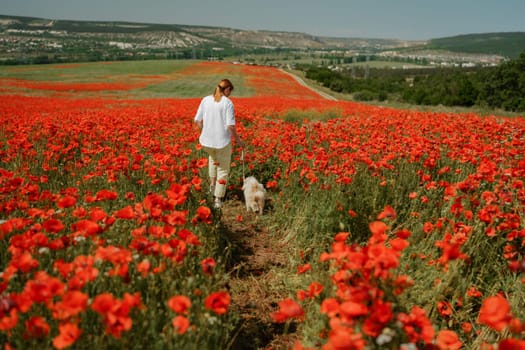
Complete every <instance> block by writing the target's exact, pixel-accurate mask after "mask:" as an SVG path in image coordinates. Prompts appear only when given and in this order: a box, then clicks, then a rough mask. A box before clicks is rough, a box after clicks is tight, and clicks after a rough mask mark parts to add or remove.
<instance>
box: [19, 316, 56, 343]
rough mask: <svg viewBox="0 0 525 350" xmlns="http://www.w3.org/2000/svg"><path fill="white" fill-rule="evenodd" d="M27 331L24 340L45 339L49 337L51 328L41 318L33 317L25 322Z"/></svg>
mask: <svg viewBox="0 0 525 350" xmlns="http://www.w3.org/2000/svg"><path fill="white" fill-rule="evenodd" d="M25 326H26V331H25V333H24V338H44V337H47V335H48V334H49V331H50V329H51V327H49V324H48V323H47V322H46V320H45V318H43V317H41V316H33V317H31V318H30V319H28V320H27V321H26V322H25Z"/></svg>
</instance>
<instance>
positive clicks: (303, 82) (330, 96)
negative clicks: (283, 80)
mask: <svg viewBox="0 0 525 350" xmlns="http://www.w3.org/2000/svg"><path fill="white" fill-rule="evenodd" d="M280 70H281V72H283V73H285V74H288V75H289V76H291V77H292V78H294V79H295V80H296V81H297V82H298V83H299V84H301V85H302V86H304V87H306V88H307V89H310V90H312V91H313V92H315V93H317V94H319V95H321V96H322V97H324V98H326V99H327V100H332V101H337V98H335V97H334V96H332V95H330V94H327V93H326V92H323V91H320V90H317V89H314V88H313V87H311V86H310V85H308V84H306V82H305V81H304V80H303V79H301V78H300V77H298V76H297V75H295V74H293V73H290V72H287V71H285V70H284V69H280Z"/></svg>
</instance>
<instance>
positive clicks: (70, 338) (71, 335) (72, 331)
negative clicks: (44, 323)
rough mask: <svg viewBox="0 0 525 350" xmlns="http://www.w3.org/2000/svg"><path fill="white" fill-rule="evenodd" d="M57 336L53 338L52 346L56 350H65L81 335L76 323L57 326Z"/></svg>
mask: <svg viewBox="0 0 525 350" xmlns="http://www.w3.org/2000/svg"><path fill="white" fill-rule="evenodd" d="M58 331H59V334H58V335H57V336H56V337H55V338H53V346H54V347H55V348H57V349H65V348H67V347H69V346H71V345H73V344H74V343H75V342H76V341H77V339H78V338H79V337H80V335H81V334H82V331H81V330H80V329H79V328H78V325H77V324H76V323H69V322H67V323H61V324H60V325H59V326H58Z"/></svg>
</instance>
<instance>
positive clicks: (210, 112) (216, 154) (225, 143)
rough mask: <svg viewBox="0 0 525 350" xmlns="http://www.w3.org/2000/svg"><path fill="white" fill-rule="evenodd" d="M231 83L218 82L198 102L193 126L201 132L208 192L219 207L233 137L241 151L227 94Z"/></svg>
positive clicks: (242, 144) (225, 180)
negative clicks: (213, 89)
mask: <svg viewBox="0 0 525 350" xmlns="http://www.w3.org/2000/svg"><path fill="white" fill-rule="evenodd" d="M232 91H233V84H232V83H231V81H229V80H228V79H223V80H221V81H220V82H219V84H218V85H217V87H216V88H215V91H214V92H213V95H209V96H206V97H204V98H203V99H202V100H201V103H200V105H199V108H198V109H197V113H196V114H195V119H194V120H195V123H197V125H198V126H199V128H200V129H201V134H200V137H199V143H200V144H201V146H202V149H203V150H205V151H206V152H207V153H208V155H209V158H208V171H209V176H210V192H212V193H213V194H214V196H215V201H214V207H215V208H221V207H222V201H223V198H224V194H225V193H226V184H227V182H228V176H229V174H230V162H231V155H232V144H231V140H232V138H234V139H235V141H236V142H237V143H238V144H239V145H240V146H241V147H242V148H244V143H243V142H242V141H241V139H240V138H239V135H238V134H237V131H236V130H235V112H234V108H233V102H232V101H231V100H230V98H229V97H230V94H231V92H232Z"/></svg>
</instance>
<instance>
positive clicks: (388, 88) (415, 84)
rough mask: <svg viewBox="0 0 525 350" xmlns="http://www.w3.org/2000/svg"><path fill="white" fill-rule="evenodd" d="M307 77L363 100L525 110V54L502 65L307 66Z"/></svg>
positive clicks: (304, 69) (304, 68)
mask: <svg viewBox="0 0 525 350" xmlns="http://www.w3.org/2000/svg"><path fill="white" fill-rule="evenodd" d="M297 68H298V69H300V70H303V71H304V72H305V76H306V78H308V79H312V80H315V81H318V82H319V83H321V84H322V85H323V86H325V87H327V88H329V89H331V90H332V91H335V92H340V93H347V94H352V96H353V98H354V99H355V100H358V101H374V100H375V101H385V100H390V101H399V102H405V103H411V104H417V105H444V106H462V107H472V106H480V107H484V108H486V107H488V108H493V109H503V110H506V111H511V112H523V111H525V51H523V52H522V53H521V55H520V56H519V57H518V58H516V59H513V60H509V61H506V62H504V63H503V64H501V65H499V66H497V67H473V68H418V69H389V68H368V67H353V68H349V69H345V70H342V71H335V70H333V69H329V68H328V67H323V66H312V65H302V66H297Z"/></svg>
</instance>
